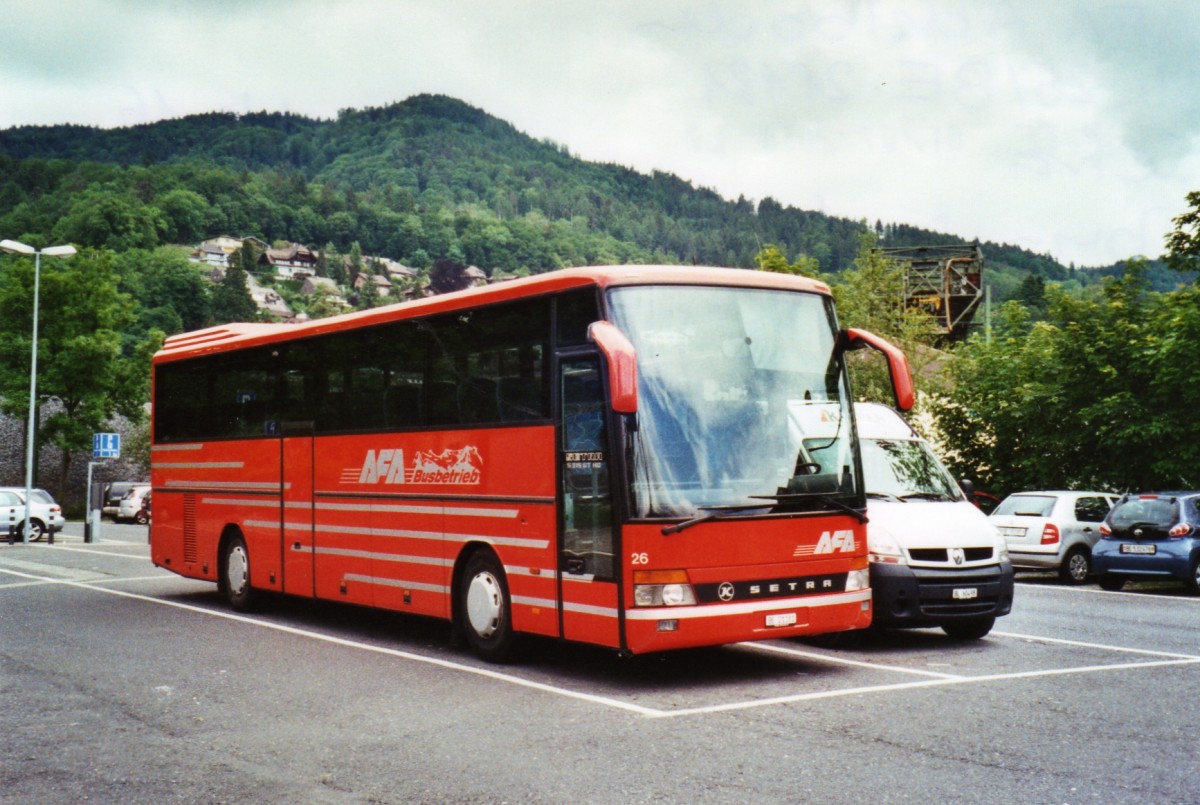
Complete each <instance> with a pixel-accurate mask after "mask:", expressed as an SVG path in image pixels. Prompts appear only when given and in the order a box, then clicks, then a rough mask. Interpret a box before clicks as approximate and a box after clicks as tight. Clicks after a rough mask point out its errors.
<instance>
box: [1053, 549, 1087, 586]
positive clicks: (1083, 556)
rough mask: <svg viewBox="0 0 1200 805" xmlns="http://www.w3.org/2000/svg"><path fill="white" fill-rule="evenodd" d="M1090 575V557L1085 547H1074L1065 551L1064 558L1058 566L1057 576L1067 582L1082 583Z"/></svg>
mask: <svg viewBox="0 0 1200 805" xmlns="http://www.w3.org/2000/svg"><path fill="white" fill-rule="evenodd" d="M1090 575H1092V557H1091V556H1090V555H1089V554H1088V552H1087V549H1086V548H1080V547H1075V548H1072V549H1071V550H1069V551H1067V556H1066V558H1064V559H1063V563H1062V565H1061V566H1060V567H1059V568H1058V576H1059V578H1061V579H1062V580H1063V581H1065V582H1067V583H1068V584H1083V583H1085V582H1086V581H1087V580H1088V576H1090Z"/></svg>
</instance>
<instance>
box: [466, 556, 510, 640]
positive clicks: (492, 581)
mask: <svg viewBox="0 0 1200 805" xmlns="http://www.w3.org/2000/svg"><path fill="white" fill-rule="evenodd" d="M458 614H459V622H460V624H461V626H462V630H463V634H464V636H465V637H466V639H467V643H468V644H470V646H471V649H472V650H473V651H474V652H475V653H476V654H477V655H479V657H480V658H482V659H484V660H487V661H488V662H504V661H505V660H507V659H508V658H509V657H510V656H511V655H512V650H513V646H514V644H515V642H516V635H514V634H513V628H512V598H511V597H510V596H509V594H508V581H507V579H506V578H505V576H504V568H503V567H501V565H500V560H499V559H497V558H496V555H495V554H494V553H492V552H491V551H489V550H479V551H476V552H475V553H474V554H472V555H471V558H470V559H468V560H467V564H466V567H465V569H464V571H463V577H462V583H461V584H460V585H459V612H458Z"/></svg>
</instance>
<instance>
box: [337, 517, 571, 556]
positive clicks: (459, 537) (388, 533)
mask: <svg viewBox="0 0 1200 805" xmlns="http://www.w3.org/2000/svg"><path fill="white" fill-rule="evenodd" d="M316 530H317V533H319V534H327V535H338V534H354V535H361V536H365V537H400V538H404V539H435V540H446V541H448V542H471V541H474V540H478V541H479V542H484V543H487V544H488V545H503V546H505V547H507V548H536V549H539V550H545V549H546V548H547V547H549V545H550V541H549V540H545V539H523V538H521V537H492V536H485V535H483V534H454V533H449V532H447V533H444V534H443V533H441V532H440V531H405V530H401V529H394V528H369V527H365V526H339V525H330V524H324V523H322V524H318V525H317V529H316Z"/></svg>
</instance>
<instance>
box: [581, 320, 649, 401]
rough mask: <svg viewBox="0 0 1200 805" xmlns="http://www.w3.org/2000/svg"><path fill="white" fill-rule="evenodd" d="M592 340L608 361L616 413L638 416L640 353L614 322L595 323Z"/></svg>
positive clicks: (609, 378) (591, 331)
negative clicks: (638, 358) (638, 360)
mask: <svg viewBox="0 0 1200 805" xmlns="http://www.w3.org/2000/svg"><path fill="white" fill-rule="evenodd" d="M588 340H590V341H591V342H592V343H594V344H595V345H596V346H598V347H599V348H600V351H601V352H602V353H604V358H605V359H606V360H607V361H608V393H609V398H610V399H611V400H612V407H613V410H614V411H616V412H617V413H618V414H636V413H637V408H638V393H637V350H635V349H634V348H633V343H632V342H630V340H629V339H628V338H626V337H625V333H623V332H621V331H620V330H618V329H617V327H616V325H615V324H613V323H612V322H607V321H597V322H592V324H591V325H590V326H589V327H588Z"/></svg>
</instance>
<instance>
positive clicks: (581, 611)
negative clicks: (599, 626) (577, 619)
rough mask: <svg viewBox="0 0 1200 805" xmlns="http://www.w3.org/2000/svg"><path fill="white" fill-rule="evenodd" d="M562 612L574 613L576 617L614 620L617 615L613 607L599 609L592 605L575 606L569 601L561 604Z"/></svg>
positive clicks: (599, 607)
mask: <svg viewBox="0 0 1200 805" xmlns="http://www.w3.org/2000/svg"><path fill="white" fill-rule="evenodd" d="M563 611H564V612H574V613H576V614H577V615H599V616H600V617H602V618H615V617H617V614H618V613H617V610H616V608H615V607H601V606H596V605H594V604H576V603H573V602H571V601H564V602H563Z"/></svg>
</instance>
